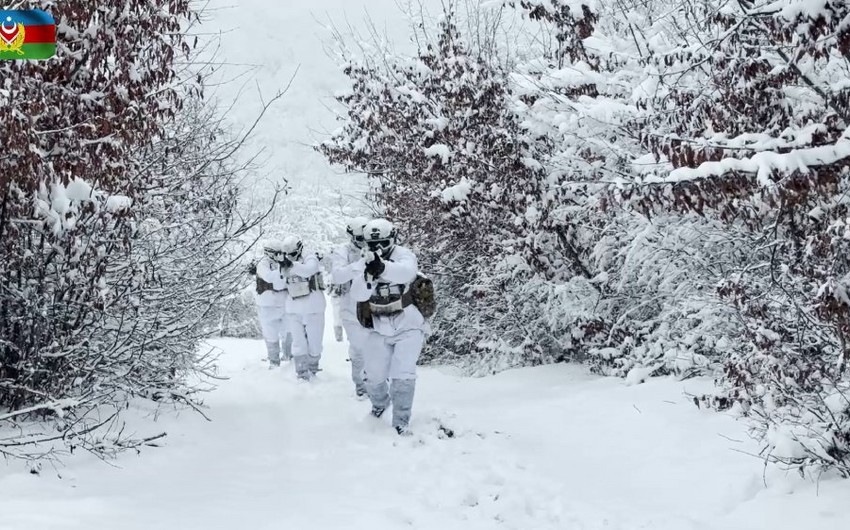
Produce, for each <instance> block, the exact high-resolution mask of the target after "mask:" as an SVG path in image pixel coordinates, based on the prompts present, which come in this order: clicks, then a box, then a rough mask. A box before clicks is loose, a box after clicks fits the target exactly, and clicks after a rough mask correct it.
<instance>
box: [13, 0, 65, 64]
mask: <svg viewBox="0 0 850 530" xmlns="http://www.w3.org/2000/svg"><path fill="white" fill-rule="evenodd" d="M55 53H56V23H55V22H54V20H53V17H52V16H50V15H49V14H48V13H46V12H44V11H42V10H40V9H27V10H6V11H2V10H0V59H47V58H49V57H53V55H54V54H55Z"/></svg>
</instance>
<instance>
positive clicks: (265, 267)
mask: <svg viewBox="0 0 850 530" xmlns="http://www.w3.org/2000/svg"><path fill="white" fill-rule="evenodd" d="M257 277H259V278H260V279H261V280H263V281H265V282H267V283H270V284H271V285H272V289H274V290H270V291H266V292H264V293H262V294H257V296H256V302H257V314H258V316H259V319H260V329H261V330H262V332H263V340H265V342H266V349H267V350H268V355H269V363H271V364H272V365H277V364H280V358H281V342H283V358H284V360H289V359H290V358H291V357H292V335H290V333H289V331H288V327H287V323H286V298H287V296H286V278H285V277H284V276H283V274H282V271H281V270H280V265H278V263H277V262H276V261H272V260H271V259H269V258H268V257H263V258H262V259H261V260H260V261H259V262H258V263H257Z"/></svg>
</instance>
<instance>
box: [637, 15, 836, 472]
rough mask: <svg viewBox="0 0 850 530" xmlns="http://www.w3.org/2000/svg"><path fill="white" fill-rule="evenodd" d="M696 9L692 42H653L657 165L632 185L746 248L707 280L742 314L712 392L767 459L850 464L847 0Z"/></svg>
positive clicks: (647, 130)
mask: <svg viewBox="0 0 850 530" xmlns="http://www.w3.org/2000/svg"><path fill="white" fill-rule="evenodd" d="M691 6H692V7H693V10H692V11H691V12H690V16H696V17H700V20H701V23H700V24H696V25H693V26H691V29H690V31H689V32H687V33H686V34H684V35H685V37H687V38H686V39H685V40H682V39H681V38H678V39H677V38H675V36H674V35H673V33H670V34H668V37H669V38H668V39H666V40H665V39H656V40H654V41H653V42H652V43H651V44H652V45H654V46H656V47H657V49H655V50H653V52H654V53H653V54H652V58H651V60H649V61H648V65H650V66H651V68H652V69H654V71H656V72H657V75H656V81H657V84H656V89H655V91H654V95H652V96H650V97H647V98H645V100H644V101H643V102H642V103H641V106H642V108H643V109H645V111H644V113H643V116H642V117H641V119H640V120H638V121H636V123H635V128H636V130H637V131H639V132H640V135H641V138H642V142H643V145H644V146H645V148H646V149H647V150H648V151H650V152H651V153H653V154H654V156H655V160H656V162H658V165H657V167H656V168H655V170H653V171H649V172H647V173H646V174H645V175H644V179H643V181H644V182H646V183H649V184H651V186H650V191H647V188H645V187H641V188H639V189H638V191H637V192H636V195H637V196H638V197H640V200H639V202H640V203H641V204H642V205H644V206H645V205H647V203H652V205H653V206H656V207H657V206H662V207H665V208H667V209H668V210H678V211H683V212H697V213H700V214H702V215H706V216H710V217H712V218H715V219H720V220H722V221H724V222H725V223H726V224H727V226H729V227H730V231H732V230H734V231H736V232H738V233H739V234H741V235H740V238H741V239H742V240H745V241H747V242H748V246H747V247H741V252H742V253H743V255H742V256H741V259H739V260H737V264H734V265H733V266H732V267H729V268H727V269H726V270H725V271H724V274H723V278H722V280H721V281H720V282H719V283H718V285H717V287H716V292H717V293H718V294H719V295H720V296H722V297H723V298H724V299H725V300H726V301H727V302H728V303H729V304H730V306H731V307H732V308H734V311H735V318H736V319H737V320H738V322H740V333H739V334H738V335H737V336H735V337H731V338H732V348H731V352H732V354H731V356H730V358H729V360H728V361H727V362H726V365H725V372H724V378H723V385H724V386H725V388H726V394H725V396H723V398H725V399H722V400H721V402H722V403H729V402H730V401H731V402H733V403H738V404H740V405H741V407H742V409H743V410H744V411H745V412H746V413H747V414H749V415H750V416H751V417H752V418H754V419H755V420H756V421H755V422H754V425H755V427H754V428H755V431H756V432H757V433H758V434H759V435H760V436H761V437H762V438H763V440H764V441H765V452H766V455H767V456H768V457H769V458H771V459H773V460H776V461H779V462H783V463H786V464H789V465H792V466H795V467H798V468H799V469H801V470H802V469H805V468H808V467H815V468H827V467H835V468H837V469H839V470H841V472H842V473H844V474H850V444H848V440H850V422H848V417H847V415H846V407H845V408H842V407H843V406H842V405H841V404H840V403H841V401H842V400H844V402H845V403H846V402H847V400H848V398H850V396H848V395H847V393H846V389H847V384H848V381H850V379H849V378H850V375H848V372H847V359H848V355H850V348H848V345H847V338H848V333H850V299H849V298H848V296H847V285H848V280H850V253H848V251H850V245H848V241H850V237H848V235H850V232H848V230H847V225H848V215H850V210H849V209H848V201H847V199H846V197H847V193H848V191H850V190H849V189H848V188H850V132H848V129H847V125H848V123H850V86H848V84H847V79H848V76H850V61H848V60H847V57H848V52H849V51H850V26H848V24H847V22H846V21H847V20H848V19H850V6H848V4H847V3H846V2H839V1H831V0H825V1H823V2H814V3H812V2H801V1H797V0H780V1H773V0H771V1H751V2H740V3H736V4H725V3H723V5H722V6H721V2H701V3H696V2H693V3H691Z"/></svg>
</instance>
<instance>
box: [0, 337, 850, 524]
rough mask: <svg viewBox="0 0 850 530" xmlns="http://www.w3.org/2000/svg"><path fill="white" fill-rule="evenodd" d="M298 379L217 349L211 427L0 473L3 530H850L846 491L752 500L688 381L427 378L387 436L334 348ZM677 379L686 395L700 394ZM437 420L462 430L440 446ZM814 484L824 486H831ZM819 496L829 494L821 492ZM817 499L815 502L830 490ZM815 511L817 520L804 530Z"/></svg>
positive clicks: (761, 493) (339, 348)
mask: <svg viewBox="0 0 850 530" xmlns="http://www.w3.org/2000/svg"><path fill="white" fill-rule="evenodd" d="M326 341H327V342H326V350H327V351H326V355H325V361H324V367H325V369H324V371H323V372H322V373H321V374H320V379H319V380H318V381H316V382H315V383H313V384H303V383H298V382H297V381H296V380H295V377H294V374H293V372H292V370H291V367H285V368H284V369H282V370H279V371H269V370H267V369H266V365H265V364H264V363H263V362H262V360H261V357H262V343H261V342H259V341H250V340H221V341H217V342H216V343H215V344H216V345H217V346H218V347H220V348H221V349H222V352H223V354H222V358H221V370H222V374H223V375H226V376H227V377H229V380H227V381H225V382H223V383H222V384H221V386H220V387H219V388H218V389H217V390H216V391H215V392H213V393H212V394H210V395H209V398H208V400H207V405H208V407H209V409H208V414H209V415H210V417H211V418H212V419H213V421H212V422H206V421H204V420H203V419H202V418H200V417H199V416H198V415H195V414H193V413H189V412H186V413H182V414H181V415H180V416H179V417H176V418H175V417H169V416H164V417H162V418H161V419H160V422H159V423H158V424H157V425H150V424H145V425H142V427H144V428H145V429H147V430H148V431H151V432H156V430H157V429H162V428H166V429H167V430H168V431H169V436H168V438H167V441H166V444H165V447H164V448H161V449H147V450H145V451H144V452H143V453H142V454H141V455H140V456H136V455H126V456H124V457H122V458H120V459H119V461H118V462H116V463H115V466H110V465H107V464H105V463H102V462H99V461H95V460H93V459H91V458H90V457H88V456H84V455H78V456H77V457H74V458H73V459H71V461H69V462H68V467H66V468H61V469H59V470H58V475H61V478H59V477H58V476H57V473H54V472H53V471H52V470H45V471H44V472H43V473H42V476H40V477H37V476H33V475H30V474H28V473H25V472H18V473H9V474H7V475H5V476H2V475H0V510H1V511H2V517H0V529H4V530H6V529H9V530H41V529H45V530H47V529H50V530H53V529H93V528H94V529H100V528H102V529H109V530H118V529H139V530H142V529H144V530H150V529H179V530H191V529H199V530H200V529H204V530H209V529H252V530H261V529H316V530H324V529H341V528H345V529H395V528H423V529H435V528H439V529H441V530H450V529H456V528H457V529H461V528H463V529H467V530H468V529H492V528H506V529H517V530H529V529H571V530H582V529H605V530H633V529H634V530H636V529H653V530H703V529H718V530H719V529H721V528H722V529H723V530H729V529H735V528H740V529H742V530H743V529H748V530H753V529H759V528H771V529H783V528H789V529H790V528H800V527H803V526H805V527H806V528H814V529H824V530H826V529H831V528H841V527H844V528H846V527H847V526H846V525H847V523H848V522H850V521H849V520H848V516H850V514H848V513H847V510H846V508H844V507H843V505H844V503H845V499H846V495H847V492H848V489H847V488H846V486H845V485H844V484H841V483H834V482H833V483H829V484H823V485H822V487H821V490H822V491H821V497H820V498H816V497H815V490H814V488H813V486H810V485H806V484H802V485H800V484H798V485H797V486H795V487H796V490H797V491H796V495H794V496H790V495H787V492H788V491H791V490H789V489H787V486H783V485H782V484H784V482H782V481H780V482H779V484H780V487H776V486H774V487H772V488H770V489H764V488H763V486H762V470H761V465H760V462H758V461H757V460H755V459H752V458H750V457H747V456H745V455H743V454H741V453H738V452H734V451H732V450H731V448H732V447H743V448H744V449H751V447H750V446H749V442H743V443H735V442H731V441H729V440H727V439H725V438H723V437H721V436H719V435H724V436H728V437H730V438H741V439H743V437H744V435H743V433H742V426H741V425H740V424H738V423H736V422H734V421H733V420H732V419H730V418H728V417H725V416H723V415H720V414H712V413H706V412H701V411H699V410H697V409H696V408H695V407H693V406H692V405H688V403H687V401H688V399H687V397H686V396H685V395H684V394H683V384H682V383H677V382H675V381H671V380H660V381H651V382H649V383H647V384H644V385H640V386H636V387H628V386H625V384H624V383H623V382H622V381H620V380H613V379H599V378H594V377H590V376H588V375H586V374H585V372H584V370H583V369H582V368H581V367H575V366H550V367H541V368H535V369H525V370H517V371H512V372H508V373H505V374H501V375H498V376H495V377H490V378H483V379H466V378H461V377H456V376H453V375H451V374H449V373H446V372H447V370H440V369H423V370H422V377H421V378H420V382H419V388H418V391H419V392H418V395H417V402H416V407H415V410H414V414H415V417H414V422H413V427H414V429H415V431H416V435H415V436H413V437H411V438H399V437H397V436H396V435H395V433H394V432H393V431H392V430H391V428H390V426H389V424H388V422H387V421H382V422H374V421H372V420H370V419H367V412H368V408H369V406H368V402H360V401H357V400H356V399H355V398H354V397H353V392H352V388H351V385H350V384H349V381H348V363H347V362H346V360H345V345H344V344H338V343H335V342H333V339H332V338H331V337H330V336H328V337H327V338H326ZM705 385H706V383H705V382H699V381H696V382H693V381H692V382H689V383H688V384H686V385H685V387H686V388H685V390H688V389H689V390H692V391H696V390H698V389H700V388H704V387H705ZM434 417H439V418H441V419H442V420H443V421H444V422H445V423H446V424H447V425H448V426H450V427H452V428H453V429H455V431H456V435H455V437H454V438H440V436H439V434H438V430H437V428H436V424H435V423H434V422H433V420H432V419H433V418H434ZM825 486H829V488H826V487H825ZM827 490H828V491H827ZM825 492H826V493H825ZM813 517H816V519H814V521H815V523H816V524H814V525H813V526H812V524H811V523H812V521H813Z"/></svg>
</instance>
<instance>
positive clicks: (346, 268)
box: [331, 243, 369, 396]
mask: <svg viewBox="0 0 850 530" xmlns="http://www.w3.org/2000/svg"><path fill="white" fill-rule="evenodd" d="M364 267H365V263H364V262H363V260H362V259H361V257H360V249H359V248H357V247H355V246H354V245H353V244H352V243H346V244H344V245H339V246H338V247H336V248H334V250H333V252H332V253H331V281H332V282H333V284H334V285H336V286H339V287H340V288H341V289H342V292H341V295H340V297H339V300H338V303H339V309H340V317H341V320H342V326H343V328H345V335H346V337H348V358H349V359H350V360H351V380H352V381H354V387H355V391H356V392H357V395H358V396H362V395H365V394H366V384H365V381H364V358H363V354H364V348H365V347H366V341H367V339H368V338H369V330H368V329H366V328H364V327H363V326H361V325H360V322H358V321H357V300H355V299H354V298H353V297H352V296H351V284H352V281H353V280H355V279H358V278H360V279H362V278H363V268H364Z"/></svg>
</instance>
